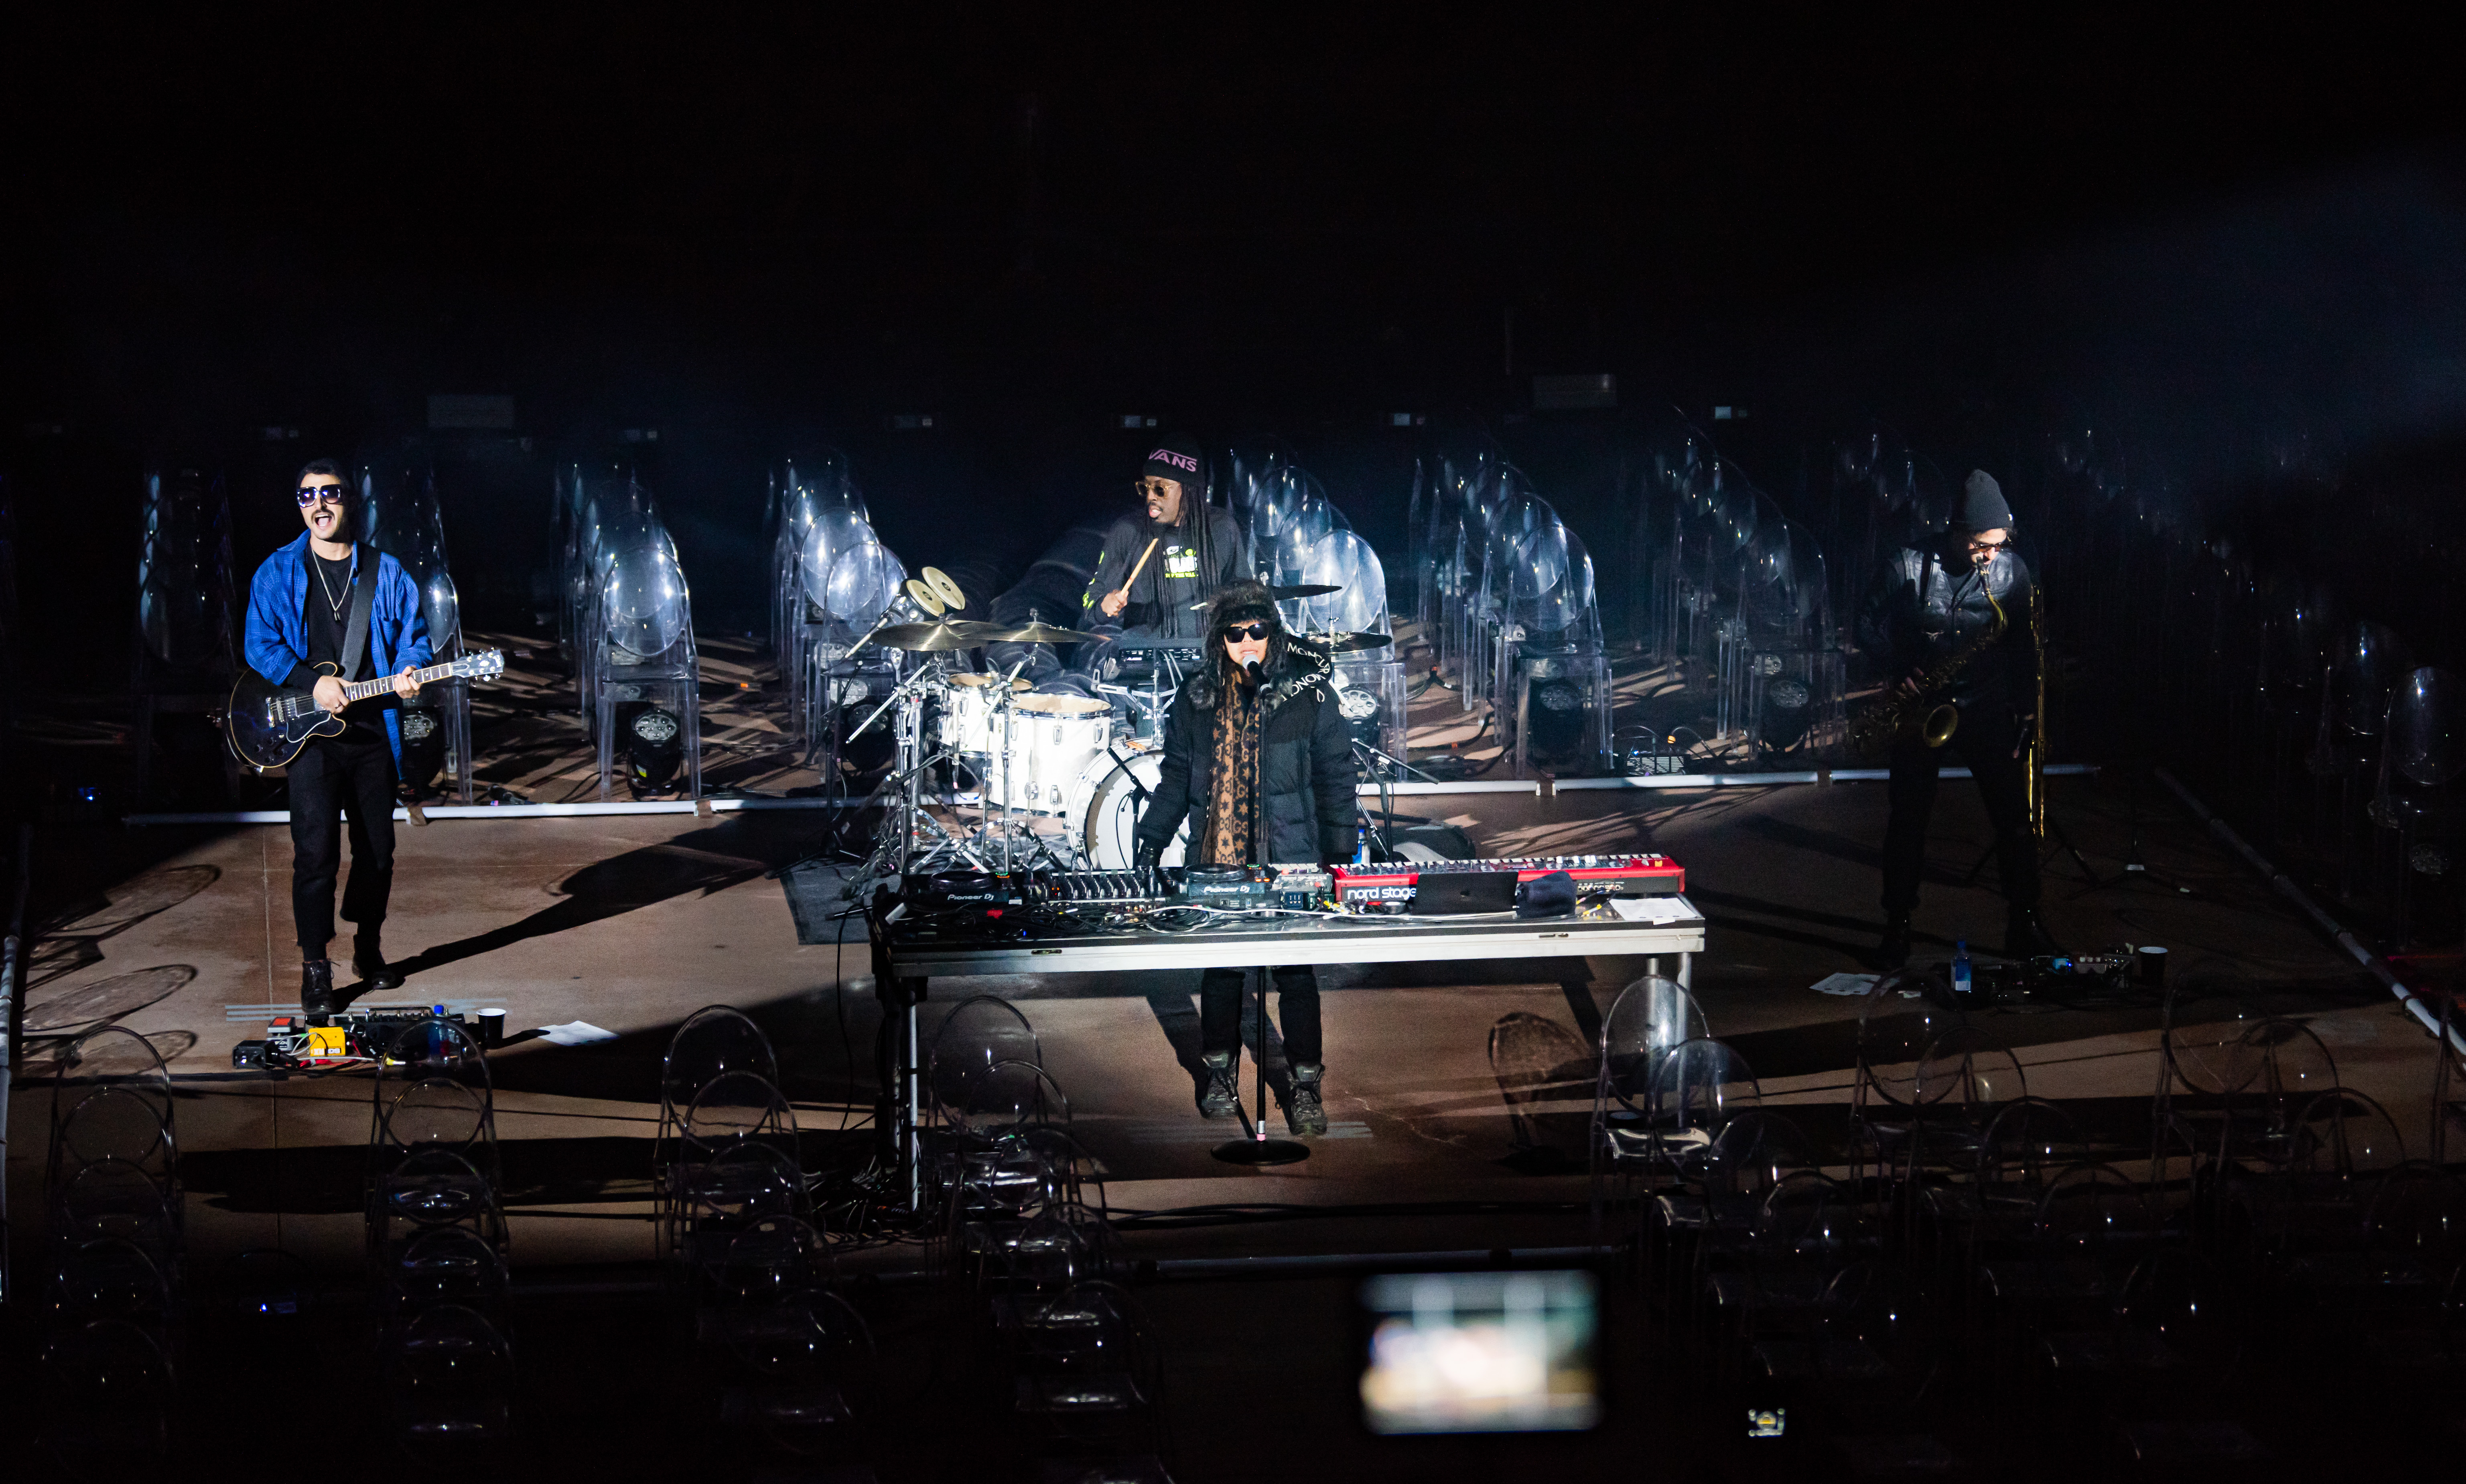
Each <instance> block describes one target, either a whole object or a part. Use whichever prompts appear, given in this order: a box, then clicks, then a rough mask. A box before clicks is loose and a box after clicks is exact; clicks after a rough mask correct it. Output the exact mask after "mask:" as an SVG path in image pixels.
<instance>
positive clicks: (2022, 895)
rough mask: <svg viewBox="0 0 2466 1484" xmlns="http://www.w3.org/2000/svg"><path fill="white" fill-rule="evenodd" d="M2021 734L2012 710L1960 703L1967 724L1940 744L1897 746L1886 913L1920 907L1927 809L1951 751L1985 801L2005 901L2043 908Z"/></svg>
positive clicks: (1990, 703) (1887, 835) (1993, 703)
mask: <svg viewBox="0 0 2466 1484" xmlns="http://www.w3.org/2000/svg"><path fill="white" fill-rule="evenodd" d="M2018 735H2019V731H2018V729H2017V728H2016V727H2015V726H2014V724H2013V720H2012V711H2011V708H2010V707H2009V706H2008V705H2007V704H2006V703H2005V702H2003V701H2000V700H1987V701H1981V702H1979V703H1978V704H1976V705H1974V706H1964V707H1962V708H1961V725H1960V726H1958V727H1956V728H1955V729H1953V733H1952V740H1951V741H1950V742H1947V743H1945V744H1944V745H1943V746H1942V747H1941V748H1930V747H1928V746H1927V745H1926V744H1925V743H1923V742H1920V741H1918V740H1917V739H1916V738H1912V739H1909V740H1906V741H1904V742H1902V743H1901V744H1900V745H1899V746H1898V747H1895V748H1894V750H1893V780H1892V783H1891V788H1892V799H1893V818H1892V822H1891V823H1889V824H1887V825H1885V826H1884V911H1886V912H1888V913H1894V914H1898V913H1901V912H1906V911H1911V910H1912V909H1914V908H1916V907H1917V905H1918V871H1919V868H1920V866H1923V865H1924V864H1925V861H1926V833H1927V814H1928V812H1929V811H1931V810H1932V809H1933V808H1934V807H1935V789H1936V783H1937V781H1938V779H1937V777H1936V769H1938V768H1939V767H1940V766H1942V765H1943V764H1944V763H1945V762H1946V761H1948V760H1949V758H1948V756H1947V754H1953V755H1958V756H1959V757H1960V759H1961V761H1962V763H1963V764H1964V765H1966V766H1967V767H1968V769H1969V772H1970V776H1972V777H1974V778H1976V779H1977V780H1978V792H1979V795H1980V797H1981V798H1984V799H1985V801H1986V821H1987V822H1988V823H1989V824H1992V825H1993V826H1994V827H1995V861H1996V866H1998V868H1999V869H2000V870H2001V871H2002V873H2003V877H2004V898H2005V900H2006V901H2007V902H2009V903H2010V904H2011V905H2012V906H2013V907H2014V908H2015V909H2021V908H2030V907H2035V906H2037V905H2038V837H2037V836H2036V835H2035V834H2033V833H2031V831H2030V829H2029V778H2028V768H2029V759H2028V758H2027V757H2026V756H2023V757H2014V756H2013V755H2012V743H2013V740H2014V739H2015V738H2016V737H2017V736H2018Z"/></svg>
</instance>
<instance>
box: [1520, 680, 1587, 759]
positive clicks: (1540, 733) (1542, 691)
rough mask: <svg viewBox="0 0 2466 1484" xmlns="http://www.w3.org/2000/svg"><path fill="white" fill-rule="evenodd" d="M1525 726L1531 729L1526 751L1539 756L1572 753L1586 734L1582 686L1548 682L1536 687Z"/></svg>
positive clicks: (1558, 681) (1557, 681)
mask: <svg viewBox="0 0 2466 1484" xmlns="http://www.w3.org/2000/svg"><path fill="white" fill-rule="evenodd" d="M1525 725H1526V726H1528V727H1530V728H1531V729H1532V733H1533V734H1532V736H1531V738H1530V739H1529V740H1528V742H1527V744H1526V750H1527V751H1528V752H1530V753H1532V754H1534V755H1535V756H1538V757H1565V756H1568V755H1569V754H1571V753H1574V752H1575V750H1576V745H1577V743H1578V742H1579V741H1580V740H1581V738H1582V735H1583V731H1584V692H1583V687H1581V686H1578V685H1576V684H1575V683H1574V682H1572V681H1564V680H1545V681H1541V682H1539V683H1538V684H1536V685H1535V686H1533V704H1532V708H1531V709H1530V710H1529V711H1528V712H1527V713H1526V720H1525Z"/></svg>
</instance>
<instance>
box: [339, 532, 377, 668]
mask: <svg viewBox="0 0 2466 1484" xmlns="http://www.w3.org/2000/svg"><path fill="white" fill-rule="evenodd" d="M359 568H360V570H359V573H358V574H357V575H356V576H354V577H353V578H352V580H351V618H350V622H349V623H348V624H347V626H345V628H344V630H343V683H344V684H345V685H349V684H350V681H351V677H352V676H354V675H356V674H358V673H359V670H360V662H361V661H362V660H364V659H366V658H368V653H369V611H370V609H371V608H373V607H374V606H375V604H376V595H377V553H376V549H375V548H374V547H371V546H367V545H362V546H361V548H360V560H359Z"/></svg>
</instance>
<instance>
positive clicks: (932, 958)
mask: <svg viewBox="0 0 2466 1484" xmlns="http://www.w3.org/2000/svg"><path fill="white" fill-rule="evenodd" d="M1703 950H1704V920H1703V918H1702V916H1701V915H1700V914H1699V915H1698V916H1697V917H1696V918H1695V919H1694V920H1693V921H1692V922H1676V923H1671V924H1669V925H1667V926H1647V925H1640V924H1634V923H1625V922H1615V923H1596V922H1572V921H1567V920H1564V919H1558V920H1552V919H1547V918H1543V919H1536V920H1534V921H1529V922H1516V923H1513V924H1508V923H1497V924H1484V925H1482V926H1479V927H1471V928H1467V927H1453V926H1448V927H1408V926H1404V925H1402V924H1401V923H1400V924H1399V925H1398V926H1397V927H1395V928H1392V929H1388V928H1367V927H1365V928H1360V929H1356V930H1349V931H1337V932H1303V931H1295V930H1292V929H1285V930H1282V931H1276V930H1268V931H1265V932H1256V933H1252V932H1234V931H1228V930H1218V931H1214V932H1201V933H1136V934H1125V935H1122V936H1119V937H1111V938H1103V937H1087V938H1063V939H1047V940H1045V941H1043V942H1042V943H1020V944H1005V945H1003V946H1001V947H998V948H972V947H958V946H951V947H941V946H933V947H908V948H902V947H900V946H898V945H896V944H894V945H892V946H891V948H890V950H889V954H890V961H891V964H892V967H893V968H894V969H895V970H896V971H897V972H898V973H899V974H900V975H901V976H902V977H908V976H915V977H919V978H927V977H931V976H936V975H982V974H1103V973H1123V972H1131V971H1136V970H1148V969H1212V968H1226V969H1244V968H1255V967H1273V966H1275V965H1279V964H1299V963H1308V964H1321V963H1419V962H1433V961H1438V960H1443V959H1451V958H1574V957H1581V956H1586V955H1596V954H1597V955H1602V956H1622V957H1624V956H1648V955H1656V954H1697V953H1701V952H1703ZM1680 972H1681V973H1684V972H1685V970H1684V969H1683V968H1682V970H1681V971H1680Z"/></svg>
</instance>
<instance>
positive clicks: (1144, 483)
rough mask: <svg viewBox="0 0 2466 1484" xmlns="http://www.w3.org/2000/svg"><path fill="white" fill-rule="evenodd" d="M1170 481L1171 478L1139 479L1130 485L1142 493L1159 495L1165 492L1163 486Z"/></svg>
mask: <svg viewBox="0 0 2466 1484" xmlns="http://www.w3.org/2000/svg"><path fill="white" fill-rule="evenodd" d="M1170 483H1173V482H1172V481H1171V480H1140V481H1139V482H1138V483H1135V484H1133V485H1132V488H1133V489H1136V490H1137V491H1138V492H1139V493H1140V494H1142V495H1161V494H1163V493H1164V492H1165V486H1166V485H1168V484H1170Z"/></svg>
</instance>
